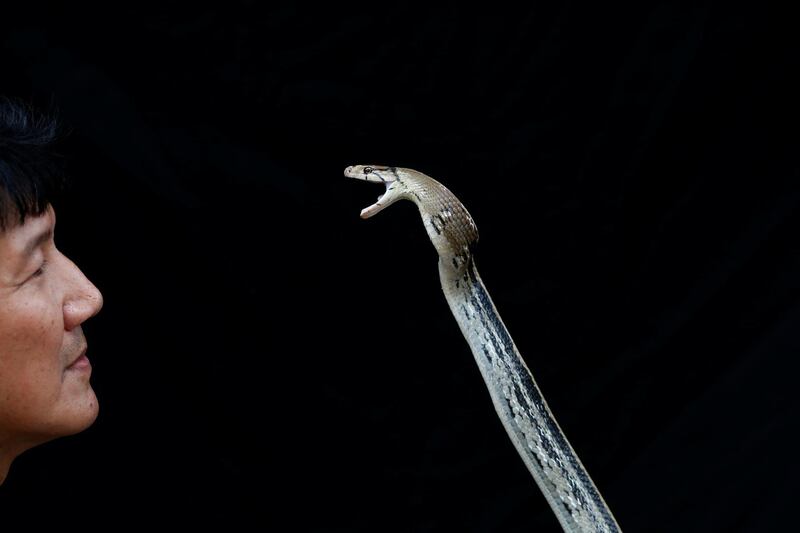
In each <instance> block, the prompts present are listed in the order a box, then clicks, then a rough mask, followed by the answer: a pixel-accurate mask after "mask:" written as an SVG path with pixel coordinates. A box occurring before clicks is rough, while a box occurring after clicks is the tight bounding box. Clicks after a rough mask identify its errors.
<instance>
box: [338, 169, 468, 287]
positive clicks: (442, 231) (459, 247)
mask: <svg viewBox="0 0 800 533" xmlns="http://www.w3.org/2000/svg"><path fill="white" fill-rule="evenodd" d="M344 175H345V176H347V177H348V178H355V179H359V180H364V181H370V182H373V183H383V184H384V185H385V186H386V192H385V193H384V194H382V195H381V196H379V197H378V201H377V202H375V203H374V204H372V205H371V206H369V207H367V208H366V209H363V210H362V211H361V218H369V217H371V216H372V215H374V214H375V213H378V212H379V211H382V210H383V209H384V208H386V207H388V206H390V205H392V204H393V203H395V202H396V201H397V200H401V199H406V200H411V201H412V202H414V203H415V204H416V205H417V207H418V208H419V212H420V215H421V216H422V222H423V223H424V225H425V229H426V231H427V233H428V237H430V239H431V242H432V243H433V246H434V248H436V251H437V252H438V253H439V258H440V259H441V260H442V264H444V265H447V268H448V269H451V270H453V272H456V273H457V274H460V273H461V272H462V270H463V268H464V267H465V265H466V264H467V263H468V262H469V259H470V256H471V247H472V245H473V244H474V243H476V242H477V240H478V228H477V227H476V226H475V222H473V220H472V217H471V216H470V214H469V213H468V212H467V209H466V208H465V207H464V206H463V205H462V204H461V202H460V201H458V198H456V197H455V196H454V195H453V193H452V192H450V190H449V189H447V187H445V186H444V185H442V184H441V183H439V182H438V181H436V180H435V179H433V178H431V177H430V176H427V175H425V174H423V173H422V172H418V171H416V170H413V169H410V168H400V167H386V166H378V165H353V166H351V167H347V168H346V169H345V170H344ZM451 265H452V267H451Z"/></svg>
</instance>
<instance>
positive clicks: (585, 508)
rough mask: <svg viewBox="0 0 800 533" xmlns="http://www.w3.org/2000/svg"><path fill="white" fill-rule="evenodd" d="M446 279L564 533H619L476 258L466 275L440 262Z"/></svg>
mask: <svg viewBox="0 0 800 533" xmlns="http://www.w3.org/2000/svg"><path fill="white" fill-rule="evenodd" d="M439 274H440V277H441V282H442V290H443V291H444V294H445V297H446V299H447V302H448V304H449V306H450V310H451V311H452V313H453V316H454V317H455V318H456V322H457V323H458V325H459V328H460V329H461V333H462V334H463V335H464V338H465V339H466V340H467V343H468V344H469V346H470V349H471V351H472V354H473V356H474V357H475V361H476V362H477V364H478V368H479V370H480V372H481V375H482V376H483V379H484V382H485V383H486V386H487V388H488V389H489V394H490V396H491V398H492V402H493V403H494V405H495V409H496V410H497V413H498V415H499V417H500V420H501V422H502V424H503V426H504V427H505V429H506V431H507V432H508V435H509V437H511V441H512V442H513V444H514V446H515V447H516V449H517V451H518V452H519V454H520V456H521V457H522V459H523V461H524V462H525V464H526V466H527V467H528V470H529V471H530V472H531V474H532V475H533V477H534V479H535V481H536V483H537V484H538V485H539V488H540V489H541V491H542V493H543V494H544V496H545V498H546V499H547V501H548V503H549V504H550V506H551V508H552V509H553V510H554V512H555V514H556V517H557V518H558V520H559V522H560V523H561V526H562V527H563V529H564V530H565V531H570V532H573V531H574V532H579V531H580V532H589V531H591V532H617V531H619V526H618V525H617V523H616V521H615V520H614V517H613V516H612V515H611V513H610V511H609V510H608V507H607V506H606V504H605V502H604V501H603V499H602V497H601V496H600V493H599V492H598V490H597V488H596V487H595V485H594V483H593V482H592V480H591V478H589V475H588V473H587V472H586V469H585V468H584V467H583V465H582V463H581V462H580V460H579V459H578V457H577V455H576V454H575V452H574V450H573V449H572V447H571V446H570V444H569V442H568V441H567V439H566V437H565V436H564V433H563V432H562V430H561V428H560V427H559V425H558V424H557V423H556V420H555V418H554V417H553V414H552V413H551V411H550V408H549V407H548V405H547V403H546V402H545V400H544V397H543V396H542V393H541V391H540V390H539V387H538V385H537V384H536V382H535V381H534V379H533V376H532V375H531V372H530V370H528V367H527V366H526V365H525V362H524V361H523V359H522V357H521V356H520V354H519V351H518V350H517V348H516V346H515V345H514V342H513V340H512V338H511V335H510V334H509V333H508V330H507V329H506V327H505V325H504V324H503V321H502V320H501V319H500V315H499V314H498V312H497V310H496V308H495V306H494V303H493V302H492V300H491V298H490V296H489V293H488V291H487V290H486V287H485V286H484V284H483V281H482V280H481V277H480V275H479V274H478V270H477V268H476V267H475V261H474V259H473V258H472V256H471V255H469V256H467V259H466V262H465V264H464V266H463V268H461V269H454V268H452V264H448V262H447V258H442V257H441V256H440V261H439Z"/></svg>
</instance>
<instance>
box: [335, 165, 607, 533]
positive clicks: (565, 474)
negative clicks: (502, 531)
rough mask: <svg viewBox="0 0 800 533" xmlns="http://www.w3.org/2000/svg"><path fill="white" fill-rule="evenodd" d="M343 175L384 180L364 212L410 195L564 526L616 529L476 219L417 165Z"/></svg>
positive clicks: (487, 375)
mask: <svg viewBox="0 0 800 533" xmlns="http://www.w3.org/2000/svg"><path fill="white" fill-rule="evenodd" d="M344 175H345V176H347V177H349V178H355V179H359V180H364V181H368V182H374V183H383V184H384V185H385V186H386V192H385V193H384V194H383V195H381V196H380V197H379V198H378V201H377V202H376V203H374V204H373V205H371V206H369V207H367V208H366V209H364V210H362V211H361V218H369V217H371V216H373V215H375V214H376V213H378V212H380V211H381V210H383V209H384V208H386V207H387V206H389V205H391V204H393V203H394V202H396V201H397V200H401V199H407V200H411V201H413V202H414V203H415V204H416V205H417V207H418V208H419V212H420V215H421V216H422V221H423V223H424V224H425V229H426V231H427V233H428V236H429V237H430V239H431V242H432V243H433V246H434V247H435V248H436V251H437V253H438V255H439V277H440V279H441V284H442V290H443V291H444V294H445V298H446V299H447V303H448V304H449V306H450V310H451V311H452V313H453V316H454V317H455V319H456V322H458V325H459V327H460V328H461V333H462V334H463V335H464V338H465V339H466V340H467V343H468V344H469V347H470V349H471V350H472V354H473V355H474V357H475V361H476V362H477V363H478V368H479V369H480V372H481V375H482V376H483V379H484V381H485V383H486V386H487V388H488V389H489V394H490V396H491V398H492V402H493V403H494V406H495V409H496V410H497V414H498V416H499V417H500V420H501V421H502V423H503V426H504V427H505V429H506V431H507V432H508V435H509V437H510V438H511V441H512V442H513V443H514V446H515V447H516V449H517V452H519V455H520V456H521V457H522V460H523V461H524V462H525V465H526V466H527V467H528V470H529V471H530V472H531V474H532V475H533V478H534V479H535V480H536V483H537V484H538V486H539V488H540V489H541V491H542V493H543V494H544V496H545V498H546V499H547V502H548V504H549V505H550V507H551V508H552V510H553V512H554V513H555V515H556V517H557V518H558V521H559V522H560V524H561V527H562V528H563V529H564V531H568V532H616V531H620V529H619V525H617V522H616V520H615V519H614V517H613V516H612V514H611V511H610V510H609V508H608V506H607V505H606V503H605V501H604V500H603V498H602V496H600V493H599V492H598V490H597V488H596V487H595V485H594V483H593V482H592V480H591V478H590V477H589V474H588V473H587V472H586V469H585V468H584V466H583V464H582V463H581V461H580V460H579V459H578V456H577V455H576V454H575V451H574V450H573V449H572V446H570V444H569V442H568V441H567V439H566V437H565V436H564V433H563V432H562V431H561V428H560V427H559V425H558V423H557V422H556V420H555V418H554V417H553V414H552V413H551V412H550V408H549V407H548V406H547V402H545V400H544V397H543V396H542V393H541V391H540V390H539V387H538V386H537V385H536V382H535V381H534V379H533V376H532V375H531V372H530V370H528V367H527V366H526V365H525V362H524V361H523V359H522V357H521V356H520V354H519V351H518V350H517V348H516V346H515V345H514V341H513V340H512V339H511V336H510V335H509V333H508V330H507V329H506V327H505V325H504V324H503V321H502V320H501V319H500V315H499V314H498V313H497V309H496V308H495V306H494V304H493V303H492V300H491V298H490V297H489V293H488V292H487V290H486V287H485V286H484V284H483V282H482V281H481V277H480V275H479V274H478V270H477V269H476V267H475V261H474V258H473V248H474V245H475V243H476V242H477V240H478V229H477V227H476V226H475V222H474V221H473V220H472V217H471V216H470V214H469V213H468V212H467V210H466V208H465V207H464V206H463V205H462V204H461V202H460V201H459V200H458V199H457V198H456V197H455V196H454V195H453V193H451V192H450V191H449V190H448V189H447V188H446V187H445V186H444V185H442V184H441V183H439V182H438V181H436V180H434V179H433V178H431V177H430V176H426V175H425V174H423V173H421V172H417V171H415V170H411V169H407V168H399V167H388V166H379V165H355V166H350V167H347V168H346V169H345V171H344Z"/></svg>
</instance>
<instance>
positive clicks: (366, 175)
mask: <svg viewBox="0 0 800 533" xmlns="http://www.w3.org/2000/svg"><path fill="white" fill-rule="evenodd" d="M393 170H394V169H393V168H392V167H381V166H375V165H353V166H350V167H347V168H346V169H344V175H345V176H347V177H348V178H355V179H358V180H364V181H369V182H372V183H383V184H384V185H386V192H385V193H383V194H382V195H381V196H379V197H378V201H377V202H375V203H374V204H372V205H371V206H369V207H366V208H364V209H362V210H361V218H369V217H371V216H373V215H375V214H377V213H379V212H380V211H382V210H383V209H384V208H386V207H388V206H390V205H392V204H393V203H395V202H396V201H397V200H399V199H400V198H401V197H402V196H401V195H400V194H399V190H398V189H397V187H396V186H397V183H398V182H397V176H396V174H395V173H394V172H393Z"/></svg>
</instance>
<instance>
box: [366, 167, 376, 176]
mask: <svg viewBox="0 0 800 533" xmlns="http://www.w3.org/2000/svg"><path fill="white" fill-rule="evenodd" d="M373 170H375V169H373V168H372V167H364V175H367V174H372V171H373Z"/></svg>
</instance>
